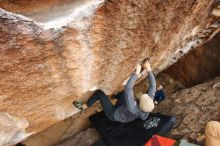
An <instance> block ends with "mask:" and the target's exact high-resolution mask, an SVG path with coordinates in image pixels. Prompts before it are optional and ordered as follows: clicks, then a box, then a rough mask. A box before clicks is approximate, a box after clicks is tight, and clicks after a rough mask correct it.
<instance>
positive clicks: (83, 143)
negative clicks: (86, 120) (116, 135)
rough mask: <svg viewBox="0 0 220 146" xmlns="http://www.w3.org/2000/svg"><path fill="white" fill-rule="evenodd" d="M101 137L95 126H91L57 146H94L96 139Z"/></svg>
mask: <svg viewBox="0 0 220 146" xmlns="http://www.w3.org/2000/svg"><path fill="white" fill-rule="evenodd" d="M99 139H100V135H99V133H98V132H97V131H96V129H94V128H89V129H87V130H86V131H83V132H81V133H79V134H78V135H76V136H75V137H70V138H69V139H68V140H66V141H63V142H62V143H61V144H58V145H57V146H74V145H75V146H92V145H93V144H94V143H95V142H96V141H98V140H99Z"/></svg>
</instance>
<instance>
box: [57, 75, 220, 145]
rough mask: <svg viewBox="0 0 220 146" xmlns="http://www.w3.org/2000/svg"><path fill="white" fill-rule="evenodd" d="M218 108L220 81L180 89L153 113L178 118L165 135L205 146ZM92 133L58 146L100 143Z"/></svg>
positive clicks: (216, 117)
mask: <svg viewBox="0 0 220 146" xmlns="http://www.w3.org/2000/svg"><path fill="white" fill-rule="evenodd" d="M219 104H220V77H217V78H215V79H214V80H212V81H209V82H206V83H203V84H200V85H197V86H194V87H191V88H189V89H182V90H181V91H178V92H176V93H174V94H172V95H171V96H169V97H167V99H166V100H165V101H163V102H162V103H160V104H159V105H158V106H157V107H156V109H155V112H161V113H163V114H169V115H173V116H175V117H176V118H177V124H176V125H175V128H174V129H173V130H172V131H171V132H170V133H169V134H168V136H169V137H172V138H175V139H181V138H186V139H187V140H189V141H191V142H194V143H198V144H200V145H204V136H203V135H204V127H205V124H206V123H207V122H208V121H211V120H217V119H218V106H219ZM99 137H100V136H99V134H98V133H97V132H96V130H95V129H91V128H90V129H87V130H86V131H84V132H82V133H80V134H78V135H76V136H74V137H72V138H69V139H68V140H66V141H64V142H63V143H61V144H59V145H58V146H71V145H78V146H90V145H91V144H92V143H94V142H96V141H97V140H98V139H99Z"/></svg>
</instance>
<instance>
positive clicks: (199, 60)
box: [164, 33, 220, 87]
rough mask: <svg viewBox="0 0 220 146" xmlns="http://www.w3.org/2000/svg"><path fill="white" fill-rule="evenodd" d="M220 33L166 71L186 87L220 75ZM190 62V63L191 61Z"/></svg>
mask: <svg viewBox="0 0 220 146" xmlns="http://www.w3.org/2000/svg"><path fill="white" fill-rule="evenodd" d="M219 42H220V33H219V34H217V35H216V36H215V37H214V38H213V39H211V40H210V41H209V42H208V43H206V44H204V45H202V46H200V47H198V48H196V49H195V50H193V51H191V52H189V53H188V54H187V55H186V56H184V57H183V58H181V59H180V61H178V62H177V63H175V64H174V65H172V66H171V67H170V68H168V69H167V70H166V71H165V72H164V73H165V74H168V75H169V76H171V77H172V78H174V79H176V80H178V81H179V82H181V83H182V84H183V85H185V86H186V87H191V86H193V85H196V84H199V83H202V82H205V81H207V80H210V79H212V78H213V77H216V76H219V75H220V67H219V66H220V45H219ZM189 62H190V63H189Z"/></svg>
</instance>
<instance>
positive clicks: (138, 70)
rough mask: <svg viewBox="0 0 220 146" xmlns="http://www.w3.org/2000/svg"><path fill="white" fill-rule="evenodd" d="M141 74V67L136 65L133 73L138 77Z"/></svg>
mask: <svg viewBox="0 0 220 146" xmlns="http://www.w3.org/2000/svg"><path fill="white" fill-rule="evenodd" d="M140 72H141V65H140V64H139V63H138V64H137V66H136V69H135V73H136V74H137V75H138V76H139V75H140Z"/></svg>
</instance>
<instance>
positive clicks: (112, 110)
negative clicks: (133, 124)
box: [73, 59, 156, 123]
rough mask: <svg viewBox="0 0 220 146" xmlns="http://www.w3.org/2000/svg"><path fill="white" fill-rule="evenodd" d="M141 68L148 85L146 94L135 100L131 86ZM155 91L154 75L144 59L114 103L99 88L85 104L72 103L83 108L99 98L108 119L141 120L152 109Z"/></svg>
mask: <svg viewBox="0 0 220 146" xmlns="http://www.w3.org/2000/svg"><path fill="white" fill-rule="evenodd" d="M142 68H143V69H142ZM141 70H143V71H147V72H148V79H149V82H150V87H149V90H148V92H147V94H143V95H142V96H141V97H140V99H139V100H138V101H136V100H135V97H134V91H133V87H134V84H135V81H136V80H137V79H138V76H139V75H140V74H141ZM155 92H156V81H155V77H154V75H153V72H152V71H151V67H150V63H149V60H148V59H145V60H144V61H143V62H142V65H140V64H138V65H137V67H136V70H135V71H134V73H133V74H132V75H131V77H130V79H129V80H128V82H127V84H126V85H125V90H124V91H123V93H121V94H120V98H119V100H118V101H117V103H116V104H115V105H112V103H111V101H110V100H109V98H108V96H106V95H105V93H104V92H103V91H101V90H98V91H96V92H95V93H94V94H93V96H92V97H91V98H90V99H89V100H88V101H87V103H86V104H81V103H80V102H78V101H75V102H73V104H74V106H75V107H77V108H80V109H85V108H87V107H90V106H91V105H93V104H94V103H95V102H96V101H97V100H100V102H101V105H102V107H103V110H104V113H105V115H106V116H107V118H108V119H109V120H111V121H118V122H122V123H127V122H130V121H133V120H135V119H136V118H141V119H142V120H145V119H147V117H148V115H149V112H151V111H152V110H153V109H154V103H153V99H154V95H155Z"/></svg>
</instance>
